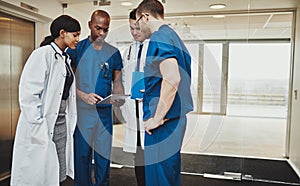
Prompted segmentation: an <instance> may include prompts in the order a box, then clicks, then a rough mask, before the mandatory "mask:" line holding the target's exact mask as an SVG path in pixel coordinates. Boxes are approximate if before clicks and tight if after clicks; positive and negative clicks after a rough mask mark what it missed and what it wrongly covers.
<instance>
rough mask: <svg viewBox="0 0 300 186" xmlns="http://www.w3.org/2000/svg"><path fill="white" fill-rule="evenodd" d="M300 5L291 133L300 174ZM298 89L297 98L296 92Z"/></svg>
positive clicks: (294, 161) (293, 157) (293, 160)
mask: <svg viewBox="0 0 300 186" xmlns="http://www.w3.org/2000/svg"><path fill="white" fill-rule="evenodd" d="M299 8H300V5H299V7H298V10H297V14H296V22H295V23H296V33H295V49H294V70H293V73H294V77H293V96H292V109H291V135H290V146H289V148H290V154H289V157H290V159H289V162H290V164H291V165H292V166H293V168H294V170H295V171H296V172H297V174H298V176H300V145H299V141H300V22H299V20H300V10H299ZM294 91H297V92H298V93H297V94H298V95H297V99H295V93H294Z"/></svg>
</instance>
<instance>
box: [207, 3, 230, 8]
mask: <svg viewBox="0 0 300 186" xmlns="http://www.w3.org/2000/svg"><path fill="white" fill-rule="evenodd" d="M225 7H226V5H225V4H211V5H209V8H211V9H222V8H225Z"/></svg>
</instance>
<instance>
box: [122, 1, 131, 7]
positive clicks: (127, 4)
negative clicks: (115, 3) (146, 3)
mask: <svg viewBox="0 0 300 186" xmlns="http://www.w3.org/2000/svg"><path fill="white" fill-rule="evenodd" d="M121 5H122V6H132V2H129V1H123V2H121Z"/></svg>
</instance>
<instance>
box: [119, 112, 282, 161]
mask: <svg viewBox="0 0 300 186" xmlns="http://www.w3.org/2000/svg"><path fill="white" fill-rule="evenodd" d="M125 127H126V125H124V124H120V125H115V126H114V141H113V146H115V147H122V146H123V141H124V134H125ZM285 136H286V119H282V118H255V117H242V116H239V117H235V116H218V115H215V116H211V115H197V114H189V115H188V125H187V129H186V134H185V139H184V143H183V148H182V152H186V153H196V154H219V155H229V156H242V157H259V158H279V159H281V158H284V154H285Z"/></svg>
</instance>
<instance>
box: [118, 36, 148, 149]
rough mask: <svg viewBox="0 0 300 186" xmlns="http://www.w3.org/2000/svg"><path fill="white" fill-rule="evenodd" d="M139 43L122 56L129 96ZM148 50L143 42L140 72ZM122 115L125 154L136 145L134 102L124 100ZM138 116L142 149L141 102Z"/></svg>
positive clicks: (133, 44)
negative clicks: (124, 127)
mask: <svg viewBox="0 0 300 186" xmlns="http://www.w3.org/2000/svg"><path fill="white" fill-rule="evenodd" d="M139 46H140V42H137V41H133V42H132V43H131V45H130V47H128V48H127V49H126V50H125V52H124V55H123V66H124V67H123V69H122V75H123V85H124V90H125V93H126V94H130V92H131V91H130V88H131V81H132V72H134V71H135V69H136V60H137V55H138V50H139ZM147 49H148V40H145V41H144V42H143V50H142V54H141V61H140V70H141V71H142V70H143V68H144V64H145V59H146V54H147ZM121 111H122V114H123V116H124V118H125V121H126V133H125V139H124V146H123V150H124V151H125V152H131V153H135V152H136V143H137V122H136V114H135V112H136V108H135V100H133V99H126V102H125V104H124V105H123V106H122V107H121ZM139 116H140V141H141V145H142V148H144V139H145V129H144V123H143V105H142V102H140V103H139Z"/></svg>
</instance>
